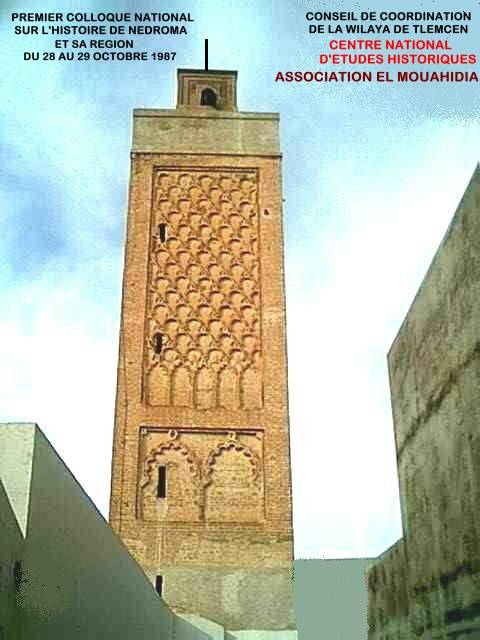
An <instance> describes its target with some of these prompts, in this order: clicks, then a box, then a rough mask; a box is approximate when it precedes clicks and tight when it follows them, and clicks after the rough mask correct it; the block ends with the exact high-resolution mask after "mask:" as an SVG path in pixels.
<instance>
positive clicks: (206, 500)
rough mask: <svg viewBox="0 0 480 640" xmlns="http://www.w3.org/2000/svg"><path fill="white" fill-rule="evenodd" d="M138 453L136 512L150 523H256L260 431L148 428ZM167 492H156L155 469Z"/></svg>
mask: <svg viewBox="0 0 480 640" xmlns="http://www.w3.org/2000/svg"><path fill="white" fill-rule="evenodd" d="M144 436H145V437H144V438H143V444H142V449H141V452H140V461H141V462H140V464H141V469H140V471H141V474H140V486H139V502H138V504H139V510H140V513H139V515H140V517H141V518H142V519H144V520H148V521H155V522H198V521H201V520H206V521H209V522H260V521H262V520H263V513H264V486H263V438H262V433H261V432H260V431H252V430H248V431H242V432H239V431H236V432H233V431H225V430H210V429H209V430H189V429H185V430H177V429H170V430H168V429H165V428H154V427H151V428H148V429H146V430H145V432H144ZM159 466H166V468H167V483H166V485H167V491H166V496H165V497H164V498H158V497H157V495H156V490H157V482H158V467H159Z"/></svg>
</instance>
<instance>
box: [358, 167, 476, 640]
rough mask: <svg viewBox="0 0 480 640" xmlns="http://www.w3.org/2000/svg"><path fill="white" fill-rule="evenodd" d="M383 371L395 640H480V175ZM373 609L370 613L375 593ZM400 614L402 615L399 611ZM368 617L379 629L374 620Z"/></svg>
mask: <svg viewBox="0 0 480 640" xmlns="http://www.w3.org/2000/svg"><path fill="white" fill-rule="evenodd" d="M388 363H389V371H390V385H391V393H392V406H393V415H394V422H395V438H396V447H397V464H398V472H399V479H400V493H401V500H402V502H401V506H402V520H403V526H404V531H405V552H406V556H407V559H408V581H407V582H408V597H407V599H408V607H407V608H408V611H409V629H410V631H409V633H410V634H411V635H410V636H409V635H402V634H400V635H393V636H392V637H395V638H397V637H398V638H403V637H424V638H427V637H437V635H436V634H446V633H448V634H449V635H448V637H463V636H462V635H461V634H462V633H467V632H468V633H470V635H469V636H468V638H469V639H471V638H473V637H479V636H480V518H479V513H480V473H479V468H480V430H479V424H480V170H479V169H478V168H477V170H476V172H475V174H474V176H473V178H472V180H471V182H470V185H469V187H468V188H467V190H466V192H465V195H464V197H463V199H462V201H461V203H460V205H459V207H458V209H457V211H456V214H455V216H454V218H453V220H452V223H451V224H450V227H449V229H448V231H447V233H446V235H445V237H444V239H443V241H442V243H441V245H440V248H439V250H438V252H437V254H436V256H435V258H434V260H433V262H432V265H431V267H430V269H429V271H428V273H427V275H426V277H425V279H424V281H423V283H422V285H421V287H420V289H419V291H418V293H417V295H416V297H415V300H414V302H413V304H412V307H411V308H410V311H409V313H408V315H407V317H406V319H405V321H404V323H403V325H402V327H401V329H400V331H399V334H398V336H397V338H396V339H395V341H394V344H393V346H392V348H391V350H390V353H389V356H388ZM392 563H393V564H392ZM380 564H381V567H382V568H381V570H382V571H384V572H385V574H389V576H388V577H387V578H386V580H387V583H386V585H385V587H384V591H385V593H384V595H383V596H381V597H382V598H383V599H384V600H386V599H388V598H389V597H391V596H388V595H387V592H388V591H389V590H394V589H396V583H397V580H399V579H400V578H399V575H398V571H399V570H400V568H399V567H398V566H397V565H396V564H395V562H394V561H393V560H389V559H387V560H386V561H385V562H384V563H380ZM370 577H372V575H371V576H370ZM401 581H402V582H403V578H401ZM377 597H378V596H377ZM370 605H371V607H372V608H373V609H375V606H376V605H375V597H374V594H373V592H371V597H370ZM401 610H402V612H403V611H405V607H403V605H402V608H401ZM372 616H373V617H374V618H375V619H377V620H378V619H379V612H378V611H376V612H373V613H372ZM386 629H387V627H386V626H385V627H384V628H383V631H380V630H378V629H377V631H375V632H374V633H373V632H372V633H373V635H372V637H378V638H383V637H386V635H382V633H383V634H385V633H386ZM473 630H475V631H473ZM402 633H403V632H402ZM472 633H476V634H477V636H474V635H471V634H472ZM375 634H377V635H375ZM378 634H380V635H378ZM430 634H431V635H430ZM458 634H460V635H458ZM438 637H444V635H442V636H438ZM445 637H446V636H445ZM465 637H466V636H465Z"/></svg>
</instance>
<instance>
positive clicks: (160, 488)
mask: <svg viewBox="0 0 480 640" xmlns="http://www.w3.org/2000/svg"><path fill="white" fill-rule="evenodd" d="M166 497H167V467H158V483H157V498H166Z"/></svg>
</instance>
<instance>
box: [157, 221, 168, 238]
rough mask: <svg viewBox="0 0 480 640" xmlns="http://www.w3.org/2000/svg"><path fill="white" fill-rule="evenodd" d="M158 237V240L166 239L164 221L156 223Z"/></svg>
mask: <svg viewBox="0 0 480 640" xmlns="http://www.w3.org/2000/svg"><path fill="white" fill-rule="evenodd" d="M158 238H159V240H160V242H165V241H166V239H167V225H166V223H165V222H161V223H160V224H159V225H158Z"/></svg>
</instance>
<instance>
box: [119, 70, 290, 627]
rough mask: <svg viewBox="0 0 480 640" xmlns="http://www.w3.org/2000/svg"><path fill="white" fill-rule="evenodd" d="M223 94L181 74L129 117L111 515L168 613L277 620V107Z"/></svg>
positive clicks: (217, 82) (281, 467)
mask: <svg viewBox="0 0 480 640" xmlns="http://www.w3.org/2000/svg"><path fill="white" fill-rule="evenodd" d="M236 96H237V73H236V72H235V71H203V70H192V69H179V70H178V100H177V107H176V109H136V110H135V111H134V116H133V149H132V155H131V177H130V195H129V207H128V225H127V240H126V253H125V272H124V281H123V304H122V320H121V331H120V354H119V365H118V388H117V402H116V419H115V433H114V447H113V471H112V496H111V509H110V521H111V524H112V527H113V528H114V529H115V531H116V532H117V533H118V534H119V535H120V536H121V538H122V539H123V541H124V543H125V544H126V545H127V547H128V548H129V549H130V551H131V552H132V553H133V554H134V556H135V557H136V558H137V560H138V562H139V563H140V564H141V565H142V567H143V568H144V570H145V572H146V574H147V575H148V576H149V577H150V579H151V580H152V582H153V583H154V584H156V587H157V590H158V591H159V592H161V595H162V597H164V598H165V600H166V601H167V602H168V604H169V605H171V606H172V608H174V609H175V610H177V611H180V612H187V613H195V614H198V615H200V616H204V617H206V618H210V619H212V620H214V621H217V622H219V623H221V624H222V625H224V626H225V628H227V629H231V630H235V629H288V628H292V627H293V626H294V622H293V613H292V588H291V577H292V576H291V573H292V572H291V569H292V561H293V559H292V505H291V482H290V454H289V430H288V407H287V365H286V349H285V294H284V284H283V240H282V187H281V154H280V149H279V135H278V125H279V117H278V114H275V113H251V112H239V111H238V110H237V100H236Z"/></svg>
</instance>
